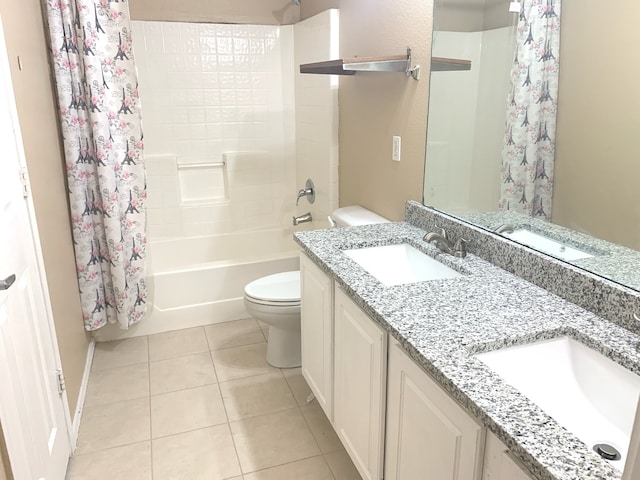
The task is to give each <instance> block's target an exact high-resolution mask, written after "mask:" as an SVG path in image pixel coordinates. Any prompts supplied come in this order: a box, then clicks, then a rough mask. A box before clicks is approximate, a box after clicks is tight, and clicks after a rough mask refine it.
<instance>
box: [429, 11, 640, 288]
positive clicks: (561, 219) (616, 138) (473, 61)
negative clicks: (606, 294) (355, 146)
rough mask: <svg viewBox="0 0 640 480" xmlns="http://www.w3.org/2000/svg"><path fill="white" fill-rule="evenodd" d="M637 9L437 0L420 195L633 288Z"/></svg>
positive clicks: (639, 179) (639, 132)
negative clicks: (425, 147)
mask: <svg viewBox="0 0 640 480" xmlns="http://www.w3.org/2000/svg"><path fill="white" fill-rule="evenodd" d="M510 6H511V8H512V10H515V11H514V12H510V11H509V9H510ZM637 18H640V2H638V1H637V0H621V1H619V2H615V4H612V3H611V2H607V1H606V0H589V1H587V2H585V1H579V0H521V3H519V4H516V2H510V1H509V0H436V1H435V10H434V32H433V51H432V55H433V57H434V60H435V58H437V59H438V62H437V68H436V63H435V62H434V63H433V64H432V73H431V86H430V95H429V98H430V100H429V101H430V103H429V121H428V131H427V153H426V160H425V161H426V165H425V181H424V203H425V205H428V206H432V207H434V208H436V209H438V210H441V211H444V212H446V213H449V214H452V215H454V216H457V217H459V218H461V219H463V220H465V221H468V222H470V223H473V224H475V225H478V226H480V227H482V228H485V229H488V230H491V231H494V232H497V233H500V234H502V235H504V236H505V237H508V238H511V239H512V240H514V241H516V242H519V243H523V244H525V245H528V246H530V247H532V248H535V249H537V250H539V251H542V252H544V253H547V254H549V255H552V256H555V257H556V258H559V259H561V260H564V261H567V262H570V263H571V264H573V265H576V266H578V267H581V268H584V269H586V270H589V271H591V272H593V273H596V274H598V275H601V276H603V277H606V278H609V279H611V280H613V281H616V282H618V283H621V284H623V285H626V286H628V287H631V288H633V289H636V290H639V291H640V252H639V251H638V250H640V142H639V141H638V138H640V88H638V82H639V81H640V62H638V59H639V58H640V57H639V56H638V53H637V45H638V40H637V34H636V33H634V32H636V25H635V24H636V22H637ZM558 43H559V44H558ZM527 48H529V53H527V51H526V49H527ZM531 51H533V56H532V55H531Z"/></svg>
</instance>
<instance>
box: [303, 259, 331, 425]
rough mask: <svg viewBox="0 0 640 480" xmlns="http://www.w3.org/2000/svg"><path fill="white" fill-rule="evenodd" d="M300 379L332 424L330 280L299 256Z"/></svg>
mask: <svg viewBox="0 0 640 480" xmlns="http://www.w3.org/2000/svg"><path fill="white" fill-rule="evenodd" d="M300 282H301V284H300V287H301V297H300V298H301V309H302V312H301V318H302V322H301V326H302V375H303V376H304V378H305V380H306V381H307V383H308V384H309V387H310V388H311V390H312V391H313V393H314V395H315V396H316V399H317V400H318V403H319V404H320V406H321V407H322V410H324V413H325V415H326V416H327V418H328V419H329V421H330V422H332V423H333V280H331V279H330V278H329V277H328V276H327V275H325V273H324V272H323V271H322V270H320V269H319V268H318V267H317V266H316V265H314V263H313V262H312V261H311V260H309V258H308V257H307V256H306V255H300Z"/></svg>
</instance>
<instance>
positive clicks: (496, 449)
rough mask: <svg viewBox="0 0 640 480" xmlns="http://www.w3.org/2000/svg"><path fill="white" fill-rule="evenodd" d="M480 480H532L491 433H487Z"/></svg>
mask: <svg viewBox="0 0 640 480" xmlns="http://www.w3.org/2000/svg"><path fill="white" fill-rule="evenodd" d="M483 470H484V471H483V473H482V480H534V477H532V476H531V475H529V473H527V472H526V471H525V470H524V468H523V467H521V466H520V464H519V463H518V462H517V461H516V460H515V459H514V458H513V457H512V456H511V454H510V453H509V450H508V449H507V447H506V446H505V445H504V444H503V443H502V442H501V441H500V440H499V439H498V437H496V436H495V435H494V434H493V433H491V432H488V433H487V440H486V446H485V453H484V467H483Z"/></svg>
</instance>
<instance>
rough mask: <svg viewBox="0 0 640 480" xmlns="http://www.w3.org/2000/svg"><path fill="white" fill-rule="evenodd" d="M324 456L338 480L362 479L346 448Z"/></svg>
mask: <svg viewBox="0 0 640 480" xmlns="http://www.w3.org/2000/svg"><path fill="white" fill-rule="evenodd" d="M324 458H326V459H327V463H328V464H329V468H330V469H331V473H333V476H334V477H336V480H362V477H361V476H360V474H359V473H358V470H357V469H356V467H355V466H354V465H353V462H352V461H351V459H350V458H349V455H347V452H346V451H344V450H338V451H337V452H331V453H327V454H326V455H325V456H324Z"/></svg>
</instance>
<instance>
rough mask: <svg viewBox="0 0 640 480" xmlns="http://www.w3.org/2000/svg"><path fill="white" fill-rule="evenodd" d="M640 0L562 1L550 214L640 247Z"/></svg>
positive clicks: (561, 221)
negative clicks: (612, 5) (618, 0)
mask: <svg viewBox="0 0 640 480" xmlns="http://www.w3.org/2000/svg"><path fill="white" fill-rule="evenodd" d="M639 17H640V3H639V2H637V0H622V2H621V4H620V3H619V4H617V5H616V7H615V8H610V3H608V2H607V1H606V0H597V1H593V2H577V3H575V4H573V3H571V2H566V3H565V4H564V5H563V6H562V35H561V47H560V65H561V67H560V91H559V93H558V125H557V147H556V167H555V185H554V207H553V221H554V222H555V223H559V224H561V225H564V226H566V227H569V228H572V229H574V230H579V231H582V232H587V233H589V234H591V235H594V236H596V237H600V238H604V239H606V240H609V241H612V242H615V243H619V244H622V245H625V246H628V247H632V248H635V249H640V201H638V182H639V179H640V162H639V161H638V147H637V142H636V139H637V137H638V132H640V90H638V79H640V64H639V63H638V62H637V61H636V59H637V58H638V54H637V51H636V50H637V49H636V47H635V46H636V45H637V26H636V23H637V18H639Z"/></svg>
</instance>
